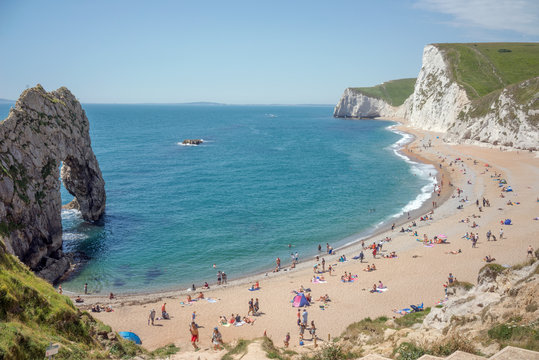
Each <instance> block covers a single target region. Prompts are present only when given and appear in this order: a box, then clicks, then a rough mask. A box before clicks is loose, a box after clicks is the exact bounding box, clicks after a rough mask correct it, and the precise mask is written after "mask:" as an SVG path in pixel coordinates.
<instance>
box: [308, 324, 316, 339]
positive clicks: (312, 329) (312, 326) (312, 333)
mask: <svg viewBox="0 0 539 360" xmlns="http://www.w3.org/2000/svg"><path fill="white" fill-rule="evenodd" d="M309 332H310V333H311V340H314V338H315V337H316V326H314V320H312V321H311V329H310V330H309Z"/></svg>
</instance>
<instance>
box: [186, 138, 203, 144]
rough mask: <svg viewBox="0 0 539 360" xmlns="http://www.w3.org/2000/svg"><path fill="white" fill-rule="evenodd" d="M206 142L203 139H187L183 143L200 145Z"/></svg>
mask: <svg viewBox="0 0 539 360" xmlns="http://www.w3.org/2000/svg"><path fill="white" fill-rule="evenodd" d="M203 142H204V140H202V139H185V140H184V141H182V144H184V145H200V144H202V143H203Z"/></svg>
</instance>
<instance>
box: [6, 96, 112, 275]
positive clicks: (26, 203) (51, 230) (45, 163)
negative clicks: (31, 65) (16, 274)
mask: <svg viewBox="0 0 539 360" xmlns="http://www.w3.org/2000/svg"><path fill="white" fill-rule="evenodd" d="M61 163H63V166H62V170H61V174H60V164H61ZM60 176H61V178H62V181H63V183H64V186H65V188H66V189H67V190H68V191H69V192H70V193H71V194H72V195H73V196H74V197H75V199H74V200H73V203H72V204H71V206H72V207H73V208H76V209H79V210H80V211H81V213H82V216H83V218H84V219H85V220H87V221H97V220H99V219H100V217H101V216H102V214H103V212H104V211H105V201H106V196H105V182H104V180H103V177H102V175H101V170H100V169H99V164H98V163H97V159H96V157H95V155H94V153H93V151H92V147H91V141H90V134H89V122H88V119H87V118H86V114H85V112H84V110H83V109H82V107H81V105H80V103H79V102H78V101H77V99H76V98H75V96H73V94H71V92H70V91H69V90H68V89H66V88H64V87H62V88H60V89H58V90H56V91H52V92H46V91H45V90H44V89H43V88H42V87H41V85H37V86H36V87H34V88H31V89H27V90H25V91H24V92H23V93H22V94H21V96H20V98H19V100H17V103H16V104H15V107H14V108H12V109H11V110H10V113H9V116H8V117H7V118H6V119H5V120H3V121H2V122H0V239H1V240H3V241H4V243H5V245H6V249H7V251H8V252H9V253H11V254H14V255H16V256H17V257H19V259H21V261H23V262H24V263H25V264H27V265H28V266H29V267H30V268H31V269H32V270H34V271H35V272H36V273H37V274H38V275H39V276H41V277H43V278H44V279H46V280H48V281H51V282H54V281H55V280H57V279H58V278H59V277H60V276H61V275H63V274H64V273H65V271H67V270H68V268H69V265H70V263H69V260H68V258H67V257H66V256H65V255H64V254H63V252H62V219H61V207H62V199H61V196H60Z"/></svg>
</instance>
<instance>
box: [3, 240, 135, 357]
mask: <svg viewBox="0 0 539 360" xmlns="http://www.w3.org/2000/svg"><path fill="white" fill-rule="evenodd" d="M100 329H101V330H110V327H107V326H106V325H104V324H102V323H100V322H97V321H96V320H95V319H93V318H92V317H91V316H90V315H89V314H88V313H81V312H80V311H79V310H78V309H76V308H75V306H74V305H73V303H72V302H71V300H70V299H69V298H68V297H67V296H64V295H60V294H58V293H57V292H56V290H55V289H54V288H53V287H52V286H51V285H50V284H49V283H47V282H46V281H44V280H42V279H39V278H37V277H36V276H35V275H34V274H33V273H32V272H31V271H30V270H29V269H28V268H27V267H26V266H25V265H23V264H22V263H21V262H20V261H19V260H18V259H17V258H15V257H14V256H12V255H9V254H7V253H6V250H5V246H4V244H3V243H2V242H1V241H0V334H1V336H0V359H2V360H8V359H41V358H43V357H44V355H45V349H46V348H47V346H48V345H49V343H50V342H52V343H59V344H60V351H59V354H58V355H57V356H56V357H55V359H100V358H109V357H110V355H111V354H112V355H116V356H118V357H122V356H125V355H133V356H134V355H136V354H137V353H140V349H139V348H138V347H137V346H134V344H133V345H131V344H130V343H129V342H127V341H125V340H120V341H118V342H116V343H115V344H114V349H110V353H109V351H107V350H106V349H104V348H103V347H102V346H101V345H100V344H99V343H98V342H97V341H96V339H95V337H94V336H95V334H96V332H97V331H98V330H100Z"/></svg>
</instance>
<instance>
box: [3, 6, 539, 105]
mask: <svg viewBox="0 0 539 360" xmlns="http://www.w3.org/2000/svg"><path fill="white" fill-rule="evenodd" d="M538 38H539V1H537V0H498V1H496V0H489V1H486V0H400V1H398V0H395V1H383V0H376V1H360V0H356V1H354V0H334V1H317V0H305V1H293V0H283V1H280V0H276V1H253V0H251V1H247V0H246V1H234V0H230V1H223V0H216V1H195V0H193V1H135V0H130V1H111V0H107V1H101V0H95V1H73V0H59V1H41V0H39V1H37V0H35V1H34V0H29V1H20V0H0V45H1V55H0V98H7V99H16V98H18V96H19V94H20V93H21V91H23V90H24V89H25V88H26V87H27V86H34V85H35V84H37V83H41V84H42V85H43V86H44V87H45V89H47V90H53V89H56V88H58V87H60V86H67V87H68V88H69V89H70V90H71V91H72V92H73V93H74V94H75V96H77V97H78V98H79V99H80V100H81V101H82V102H87V103H90V102H98V103H117V102H121V103H136V102H165V103H170V102H191V101H215V102H223V103H235V104H254V103H257V104H262V103H265V104H270V103H281V104H298V103H313V104H315V103H318V104H320V103H324V104H335V103H336V102H337V101H338V99H339V97H340V95H341V94H342V92H343V90H344V89H345V88H346V87H348V86H371V85H376V84H378V83H381V82H383V81H386V80H391V79H398V78H405V77H416V76H417V74H418V72H419V69H420V66H421V55H422V51H423V47H424V46H425V45H426V44H429V43H436V42H483V41H534V42H535V41H537V40H538Z"/></svg>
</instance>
